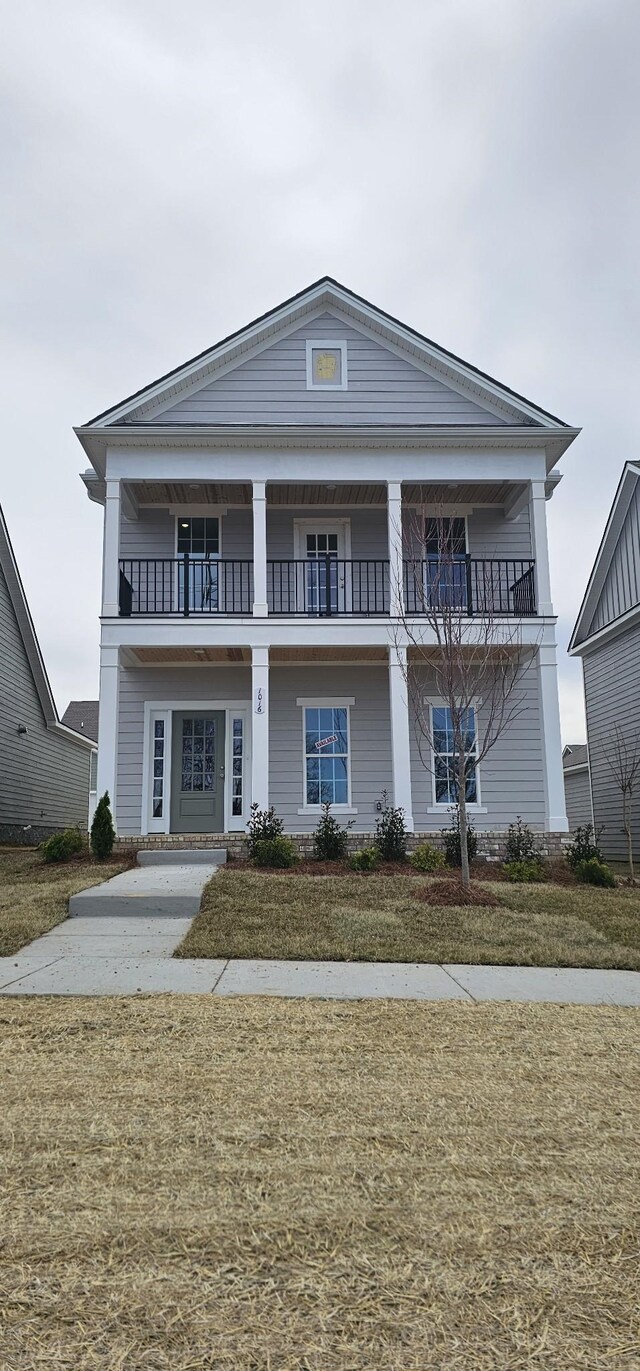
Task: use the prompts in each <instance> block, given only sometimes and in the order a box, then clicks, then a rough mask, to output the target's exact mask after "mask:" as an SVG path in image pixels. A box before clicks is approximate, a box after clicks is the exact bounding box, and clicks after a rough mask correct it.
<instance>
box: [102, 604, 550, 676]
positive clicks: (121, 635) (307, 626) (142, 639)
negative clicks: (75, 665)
mask: <svg viewBox="0 0 640 1371" xmlns="http://www.w3.org/2000/svg"><path fill="white" fill-rule="evenodd" d="M555 622H556V620H555V618H547V619H543V618H535V619H526V620H518V619H512V618H509V619H507V618H505V619H503V620H496V629H502V631H503V633H504V641H505V643H511V642H513V635H514V629H517V632H518V642H519V643H521V644H522V645H523V646H526V647H531V648H534V649H535V648H539V647H540V645H541V643H543V644H544V645H545V646H546V645H547V644H552V643H554V642H555V634H554V626H555ZM414 627H415V633H417V634H419V641H420V644H421V645H424V646H425V647H434V648H437V646H438V643H437V639H436V636H435V634H434V633H433V630H432V629H430V628H429V626H428V625H427V624H425V623H423V622H422V621H420V620H417V619H416V621H415V625H414ZM396 639H397V646H398V647H411V646H413V643H414V641H415V634H412V635H411V636H409V635H408V634H407V633H406V631H404V630H403V628H402V625H401V624H398V623H397V622H396V621H391V620H386V621H385V622H379V623H378V622H376V623H373V621H371V620H367V619H356V618H350V619H346V618H345V619H344V620H342V621H341V622H339V623H337V622H333V621H332V623H331V625H329V626H324V625H323V624H321V623H317V624H316V623H306V622H305V623H304V624H301V623H300V620H299V619H297V618H291V619H289V620H287V619H275V618H272V619H269V618H265V619H264V620H258V619H255V618H249V617H248V616H247V617H246V618H238V619H226V620H225V619H222V618H220V619H217V620H214V619H213V618H211V619H208V620H205V621H204V622H202V621H200V619H198V621H196V619H195V617H194V618H188V619H185V618H180V617H178V618H176V619H170V620H166V619H165V620H162V619H160V618H157V619H149V620H147V619H142V618H140V619H136V618H134V619H124V618H122V619H103V620H102V624H101V644H102V646H103V647H105V648H108V647H110V648H114V649H115V648H119V647H122V648H132V649H134V650H135V648H138V647H154V648H162V647H174V648H175V647H196V648H197V647H201V648H206V647H210V646H211V644H212V642H215V645H216V647H262V648H267V649H268V648H270V647H301V648H305V647H306V648H308V647H331V648H354V647H356V648H357V647H365V646H367V647H380V646H384V647H387V648H390V647H391V646H393V645H394V644H396ZM466 641H467V642H468V643H469V645H472V644H473V643H474V642H475V641H478V642H481V641H482V627H481V626H478V625H476V624H474V621H473V620H472V619H471V620H469V632H468V636H467V639H466ZM140 665H142V663H141V664H140ZM178 665H179V664H178Z"/></svg>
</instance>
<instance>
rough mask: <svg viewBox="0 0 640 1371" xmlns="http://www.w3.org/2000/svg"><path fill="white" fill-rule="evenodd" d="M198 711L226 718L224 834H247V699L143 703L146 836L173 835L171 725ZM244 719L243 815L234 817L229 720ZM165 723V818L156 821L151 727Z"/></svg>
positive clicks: (249, 733)
mask: <svg viewBox="0 0 640 1371" xmlns="http://www.w3.org/2000/svg"><path fill="white" fill-rule="evenodd" d="M198 710H200V711H202V713H203V714H209V713H215V712H216V711H218V712H220V713H224V715H225V777H224V814H223V829H222V832H223V833H234V832H244V829H245V827H246V824H247V819H248V817H249V807H250V799H249V784H248V782H249V777H250V774H251V737H252V731H251V701H250V700H247V699H244V700H212V699H209V700H145V702H144V725H143V727H144V734H143V746H142V805H141V810H142V812H141V822H140V833H141V835H142V836H145V835H146V834H147V833H170V832H171V748H172V742H173V739H172V722H173V714H174V712H175V713H180V714H185V713H189V712H190V711H193V712H194V713H196V712H197V711H198ZM241 715H242V716H243V718H244V721H245V724H244V729H245V731H244V749H243V758H242V814H241V815H239V816H238V815H236V816H233V815H232V814H231V807H232V806H231V800H232V785H231V775H232V768H231V767H230V766H229V725H230V720H231V719H232V718H233V717H234V716H235V717H236V718H239V717H240V716H241ZM161 717H162V718H164V720H165V729H164V735H165V743H164V749H165V751H164V762H165V772H164V785H163V800H164V804H163V810H164V813H163V816H162V819H154V818H153V817H152V815H151V800H152V796H153V786H151V785H150V780H151V760H152V756H153V750H152V747H151V724H152V720H155V719H156V718H161Z"/></svg>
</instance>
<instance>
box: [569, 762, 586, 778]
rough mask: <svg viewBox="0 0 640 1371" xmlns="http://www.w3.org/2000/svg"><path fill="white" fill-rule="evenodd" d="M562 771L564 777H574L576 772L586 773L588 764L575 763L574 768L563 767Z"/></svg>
mask: <svg viewBox="0 0 640 1371" xmlns="http://www.w3.org/2000/svg"><path fill="white" fill-rule="evenodd" d="M562 770H563V773H564V775H565V776H573V775H575V773H576V771H588V770H589V763H588V762H576V764H575V766H563V768H562Z"/></svg>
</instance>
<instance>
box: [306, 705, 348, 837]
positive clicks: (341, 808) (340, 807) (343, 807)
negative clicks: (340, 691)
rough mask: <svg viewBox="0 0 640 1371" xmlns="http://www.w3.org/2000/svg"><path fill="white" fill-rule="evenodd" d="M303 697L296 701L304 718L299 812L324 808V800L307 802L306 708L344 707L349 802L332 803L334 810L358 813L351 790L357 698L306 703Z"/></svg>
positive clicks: (309, 811)
mask: <svg viewBox="0 0 640 1371" xmlns="http://www.w3.org/2000/svg"><path fill="white" fill-rule="evenodd" d="M301 698H302V699H304V697H299V698H298V700H297V701H296V703H297V704H298V705H299V706H300V709H301V711H302V712H301V715H300V717H301V719H302V807H301V809H299V810H298V813H299V814H319V813H320V811H321V809H322V801H320V803H319V804H317V805H311V804H308V802H307V731H306V728H305V710H306V709H344V710H346V714H347V803H346V804H342V805H339V804H332V805H331V808H332V810H336V811H339V812H341V813H343V814H344V813H353V814H357V812H358V811H357V809H354V808H353V803H352V800H353V796H352V792H351V707H352V705H354V704H355V699H353V698H350V699H348V700H345V699H339V698H337V697H334V698H332V699H315V700H314V699H311V700H304V703H301ZM327 755H330V756H332V757H333V756H335V755H336V754H335V753H330V754H327ZM339 755H341V754H339ZM318 757H320V753H318Z"/></svg>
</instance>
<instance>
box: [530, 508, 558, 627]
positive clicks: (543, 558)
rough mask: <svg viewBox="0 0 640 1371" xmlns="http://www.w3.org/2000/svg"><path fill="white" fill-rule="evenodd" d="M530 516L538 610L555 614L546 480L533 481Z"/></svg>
mask: <svg viewBox="0 0 640 1371" xmlns="http://www.w3.org/2000/svg"><path fill="white" fill-rule="evenodd" d="M529 518H530V523H531V542H532V547H533V552H532V555H533V557H534V558H535V586H536V612H537V613H538V614H543V615H551V614H553V605H552V603H551V576H550V572H549V541H548V538H547V502H546V496H545V490H544V481H532V482H531V484H530V490H529Z"/></svg>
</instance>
